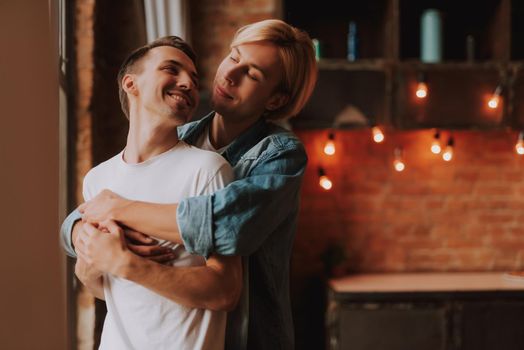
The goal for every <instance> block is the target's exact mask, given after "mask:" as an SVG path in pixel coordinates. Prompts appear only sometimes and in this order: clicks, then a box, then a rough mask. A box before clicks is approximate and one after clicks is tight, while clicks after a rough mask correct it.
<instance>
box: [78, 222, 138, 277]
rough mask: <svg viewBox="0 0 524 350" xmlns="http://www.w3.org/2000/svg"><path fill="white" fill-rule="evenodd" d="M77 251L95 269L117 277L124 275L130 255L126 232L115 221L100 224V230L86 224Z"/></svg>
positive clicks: (80, 233) (79, 237) (79, 236)
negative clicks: (126, 242)
mask: <svg viewBox="0 0 524 350" xmlns="http://www.w3.org/2000/svg"><path fill="white" fill-rule="evenodd" d="M76 251H77V253H78V257H79V258H81V259H83V260H84V261H85V262H86V263H87V264H89V265H91V266H92V267H93V268H94V269H96V270H98V271H100V272H102V273H110V274H112V275H115V276H121V275H122V273H123V271H124V269H125V267H126V264H127V257H128V255H129V251H128V250H127V246H126V244H125V239H124V231H123V230H122V228H120V226H118V225H117V224H116V223H115V222H114V221H106V222H103V223H100V224H99V226H98V228H96V227H95V226H94V225H92V224H90V223H84V226H83V230H82V231H81V232H79V234H78V236H77V244H76Z"/></svg>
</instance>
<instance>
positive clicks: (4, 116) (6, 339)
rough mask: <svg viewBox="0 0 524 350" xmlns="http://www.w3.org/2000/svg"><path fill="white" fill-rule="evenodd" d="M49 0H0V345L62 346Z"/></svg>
mask: <svg viewBox="0 0 524 350" xmlns="http://www.w3.org/2000/svg"><path fill="white" fill-rule="evenodd" d="M48 10H49V9H48V2H47V1H45V0H24V1H0V348H1V349H6V350H10V349H32V350H33V349H53V350H60V349H65V348H66V331H65V329H66V321H65V320H66V316H65V286H64V280H65V279H64V271H63V270H64V268H63V266H64V260H63V255H62V252H61V250H60V247H59V245H58V239H57V231H58V89H57V71H56V68H57V64H56V63H55V62H54V57H53V56H52V55H53V54H54V53H55V52H54V48H52V45H51V42H50V40H49V38H50V34H51V30H50V28H49V23H50V21H49V18H48Z"/></svg>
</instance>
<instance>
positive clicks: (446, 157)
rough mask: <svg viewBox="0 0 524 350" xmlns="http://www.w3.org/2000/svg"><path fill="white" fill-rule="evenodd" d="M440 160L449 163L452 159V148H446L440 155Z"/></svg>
mask: <svg viewBox="0 0 524 350" xmlns="http://www.w3.org/2000/svg"><path fill="white" fill-rule="evenodd" d="M442 159H444V160H445V161H446V162H449V161H450V160H451V159H453V148H452V147H449V146H447V147H446V149H445V150H444V153H442Z"/></svg>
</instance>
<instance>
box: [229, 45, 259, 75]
mask: <svg viewBox="0 0 524 350" xmlns="http://www.w3.org/2000/svg"><path fill="white" fill-rule="evenodd" d="M233 50H234V51H235V52H236V53H237V54H238V55H239V56H242V54H241V53H240V50H239V49H238V47H234V48H233ZM249 66H250V67H253V68H255V69H256V70H258V71H259V72H260V73H261V74H262V76H263V77H264V78H266V77H267V74H266V72H265V71H264V70H263V69H262V68H260V66H258V65H256V64H254V63H250V64H249Z"/></svg>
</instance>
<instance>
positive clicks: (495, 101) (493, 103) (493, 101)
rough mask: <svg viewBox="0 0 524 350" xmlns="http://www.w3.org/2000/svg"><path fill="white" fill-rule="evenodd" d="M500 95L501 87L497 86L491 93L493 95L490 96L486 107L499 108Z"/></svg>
mask: <svg viewBox="0 0 524 350" xmlns="http://www.w3.org/2000/svg"><path fill="white" fill-rule="evenodd" d="M501 93H502V86H501V85H499V86H497V88H496V89H495V91H494V92H493V95H491V98H490V99H489V101H488V107H489V108H491V109H496V108H498V106H499V103H500V98H501V97H500V94H501Z"/></svg>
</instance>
